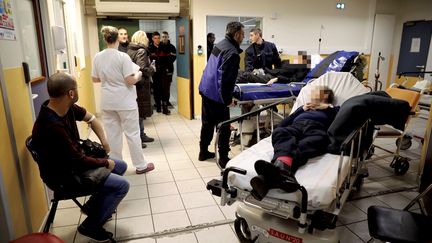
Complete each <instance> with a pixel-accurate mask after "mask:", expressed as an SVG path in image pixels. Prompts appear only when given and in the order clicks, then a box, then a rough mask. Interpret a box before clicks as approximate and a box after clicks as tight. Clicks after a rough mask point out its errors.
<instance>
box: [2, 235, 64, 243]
mask: <svg viewBox="0 0 432 243" xmlns="http://www.w3.org/2000/svg"><path fill="white" fill-rule="evenodd" d="M9 243H65V242H64V241H63V240H62V239H60V238H58V237H57V236H55V235H53V234H50V233H31V234H28V235H24V236H23V237H20V238H18V239H16V240H13V241H10V242H9Z"/></svg>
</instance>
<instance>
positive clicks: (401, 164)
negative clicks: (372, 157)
mask: <svg viewBox="0 0 432 243" xmlns="http://www.w3.org/2000/svg"><path fill="white" fill-rule="evenodd" d="M393 168H394V171H395V174H396V175H404V174H405V173H406V172H407V171H408V169H409V162H408V159H407V158H404V157H398V158H396V160H395V162H394V164H393Z"/></svg>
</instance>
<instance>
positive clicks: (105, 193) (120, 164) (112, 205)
mask: <svg viewBox="0 0 432 243" xmlns="http://www.w3.org/2000/svg"><path fill="white" fill-rule="evenodd" d="M110 159H112V160H114V162H115V166H114V169H113V170H112V171H111V174H110V175H109V176H108V178H107V179H106V181H105V183H104V184H103V185H102V186H101V188H100V189H99V191H98V192H96V193H95V194H93V195H92V196H91V197H90V199H89V200H88V201H87V202H86V206H87V207H88V208H89V215H88V217H87V218H86V219H85V220H84V222H83V223H82V224H83V226H84V227H85V228H87V229H97V228H100V227H102V226H103V225H104V224H105V222H106V221H107V220H108V219H109V218H110V217H111V215H112V214H113V213H114V211H115V209H116V208H117V206H118V205H119V204H120V202H121V200H122V199H123V198H124V197H125V196H126V194H127V192H128V191H129V182H128V181H127V180H126V179H125V178H124V177H123V176H122V175H123V174H124V173H125V172H126V169H127V164H126V162H124V161H122V160H117V159H113V158H110Z"/></svg>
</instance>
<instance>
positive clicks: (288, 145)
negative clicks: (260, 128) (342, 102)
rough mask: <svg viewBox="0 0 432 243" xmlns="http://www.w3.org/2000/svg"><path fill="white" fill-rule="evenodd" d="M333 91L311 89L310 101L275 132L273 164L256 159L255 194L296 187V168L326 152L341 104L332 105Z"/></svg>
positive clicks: (321, 87)
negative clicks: (329, 132) (330, 129)
mask: <svg viewBox="0 0 432 243" xmlns="http://www.w3.org/2000/svg"><path fill="white" fill-rule="evenodd" d="M333 96H334V95H333V91H332V90H330V89H329V88H327V87H325V86H317V87H315V88H314V89H312V90H311V102H310V103H307V104H305V105H304V106H302V107H300V108H298V109H297V110H296V111H295V112H294V113H293V114H291V115H290V116H288V117H287V118H285V119H284V120H283V121H282V122H281V123H280V124H279V126H278V127H277V128H276V129H275V130H274V131H273V134H272V144H273V148H274V156H273V159H272V163H268V162H266V161H264V160H258V161H256V162H255V170H256V172H257V174H258V176H256V177H254V178H252V180H251V182H250V183H251V186H252V188H253V190H252V195H253V196H254V197H255V198H257V199H259V200H261V199H262V198H264V197H265V195H266V194H267V192H268V190H269V189H272V188H281V189H283V190H285V191H287V192H290V191H292V190H293V188H292V187H291V186H290V185H291V184H298V183H297V180H296V179H295V177H294V174H295V172H296V171H297V169H298V168H299V167H300V166H302V165H304V164H306V162H307V160H308V159H310V158H313V157H316V156H319V155H322V154H324V153H326V150H327V145H328V144H329V143H330V140H329V137H328V135H327V130H328V128H329V126H330V124H331V123H332V122H333V120H334V118H335V116H336V114H337V112H338V110H339V107H333V106H332V105H331V103H332V101H333Z"/></svg>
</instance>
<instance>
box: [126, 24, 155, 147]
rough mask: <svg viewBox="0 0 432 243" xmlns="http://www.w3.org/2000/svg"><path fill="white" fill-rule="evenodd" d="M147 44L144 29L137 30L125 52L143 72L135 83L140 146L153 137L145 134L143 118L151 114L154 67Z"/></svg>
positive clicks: (147, 40) (150, 140)
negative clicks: (151, 83)
mask: <svg viewBox="0 0 432 243" xmlns="http://www.w3.org/2000/svg"><path fill="white" fill-rule="evenodd" d="M148 44H149V39H148V38H147V34H146V33H145V32H144V31H141V30H138V31H137V32H135V33H134V34H133V35H132V39H131V43H130V44H129V46H128V51H127V54H128V55H129V56H130V57H131V59H132V61H133V62H134V63H135V64H137V65H138V66H139V67H140V71H141V72H142V73H143V76H142V79H141V80H140V81H138V82H137V83H136V84H135V86H136V91H137V103H138V114H139V126H140V137H141V142H142V144H141V146H142V148H145V147H147V145H146V144H145V143H150V142H153V141H154V139H153V138H151V137H149V136H147V134H146V133H145V132H144V119H145V118H146V117H150V116H151V115H152V114H153V108H152V106H151V94H150V82H151V78H152V75H153V73H154V72H155V69H156V68H155V66H154V65H151V64H150V58H149V51H148V49H147V48H148Z"/></svg>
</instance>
